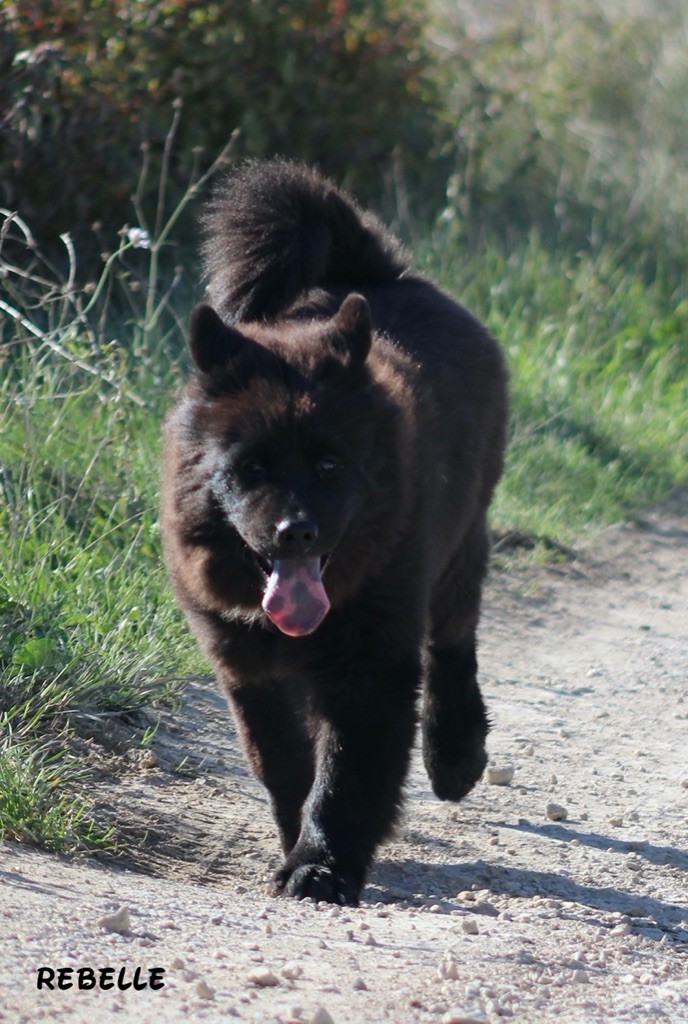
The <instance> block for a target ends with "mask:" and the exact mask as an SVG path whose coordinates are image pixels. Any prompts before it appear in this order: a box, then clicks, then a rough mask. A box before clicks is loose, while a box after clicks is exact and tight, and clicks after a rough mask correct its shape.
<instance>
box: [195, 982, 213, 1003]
mask: <svg viewBox="0 0 688 1024" xmlns="http://www.w3.org/2000/svg"><path fill="white" fill-rule="evenodd" d="M196 995H197V996H198V998H199V999H214V998H215V989H214V988H211V987H210V985H209V984H208V982H207V981H206V980H205V978H200V979H199V980H198V981H197V982H196Z"/></svg>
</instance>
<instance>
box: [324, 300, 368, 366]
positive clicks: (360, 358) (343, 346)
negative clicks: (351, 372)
mask: <svg viewBox="0 0 688 1024" xmlns="http://www.w3.org/2000/svg"><path fill="white" fill-rule="evenodd" d="M331 328H332V332H331V335H330V338H331V341H332V343H333V344H334V347H335V349H337V350H338V351H339V352H345V353H346V354H347V355H348V356H349V358H350V361H351V362H352V363H359V364H360V363H364V362H365V360H366V358H367V357H368V353H369V352H370V344H371V341H372V334H373V321H372V317H371V315H370V306H369V305H368V303H367V302H366V300H365V299H364V298H363V296H362V295H358V294H357V293H356V292H352V293H351V294H350V295H347V297H346V298H345V299H344V301H343V302H342V304H341V306H340V307H339V309H338V311H337V312H336V313H335V315H334V317H333V318H332V321H331Z"/></svg>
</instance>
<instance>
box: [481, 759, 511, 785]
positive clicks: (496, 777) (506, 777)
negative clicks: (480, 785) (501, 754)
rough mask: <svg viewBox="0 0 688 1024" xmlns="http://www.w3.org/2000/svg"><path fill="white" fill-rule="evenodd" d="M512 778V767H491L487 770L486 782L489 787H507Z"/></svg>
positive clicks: (508, 765) (507, 765)
mask: <svg viewBox="0 0 688 1024" xmlns="http://www.w3.org/2000/svg"><path fill="white" fill-rule="evenodd" d="M513 777H514V767H513V765H510V764H505V765H502V766H501V767H497V766H495V765H491V766H490V767H489V768H488V769H487V781H488V782H489V784H490V785H491V786H508V785H509V783H510V782H511V781H512V779H513Z"/></svg>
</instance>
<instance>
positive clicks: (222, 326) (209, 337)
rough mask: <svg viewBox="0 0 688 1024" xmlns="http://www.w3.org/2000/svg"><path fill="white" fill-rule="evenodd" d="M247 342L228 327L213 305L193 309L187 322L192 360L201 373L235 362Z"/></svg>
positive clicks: (239, 332) (238, 333) (238, 332)
mask: <svg viewBox="0 0 688 1024" xmlns="http://www.w3.org/2000/svg"><path fill="white" fill-rule="evenodd" d="M247 343H248V339H247V338H245V337H244V335H243V334H242V333H241V331H237V330H236V328H235V327H228V326H227V324H226V323H224V321H222V320H221V319H220V317H219V316H218V315H217V313H216V312H215V310H214V309H213V308H212V306H208V305H206V304H205V303H201V305H199V306H196V307H195V309H194V310H193V312H192V313H191V319H190V321H189V349H190V351H191V358H192V359H193V361H194V363H195V364H196V366H197V367H198V369H199V370H202V371H203V372H204V373H212V372H213V370H219V369H222V368H223V367H225V366H226V365H227V363H228V362H230V360H233V359H236V357H237V356H238V355H239V353H240V352H241V351H242V350H243V348H244V347H245V346H246V345H247Z"/></svg>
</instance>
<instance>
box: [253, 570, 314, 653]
mask: <svg viewBox="0 0 688 1024" xmlns="http://www.w3.org/2000/svg"><path fill="white" fill-rule="evenodd" d="M251 556H252V557H253V559H254V561H255V564H256V565H257V566H258V568H259V569H260V572H261V573H262V575H263V577H264V580H265V582H264V590H263V601H262V608H263V611H264V612H265V614H266V615H267V617H268V618H269V619H270V621H271V622H272V623H273V624H274V625H275V626H277V628H278V629H279V630H280V631H281V632H282V633H285V634H286V635H287V636H307V635H308V634H309V633H313V632H314V631H315V630H316V629H317V628H318V626H319V625H320V623H321V622H322V620H323V619H324V618H325V616H326V615H327V613H328V611H329V610H330V600H329V598H328V596H327V592H326V590H325V586H324V584H323V580H322V574H323V570H324V569H325V566H326V564H327V562H328V560H329V554H326V555H304V556H303V557H301V558H275V559H273V560H270V559H268V558H266V557H265V556H264V555H259V554H257V553H256V552H254V551H251Z"/></svg>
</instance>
